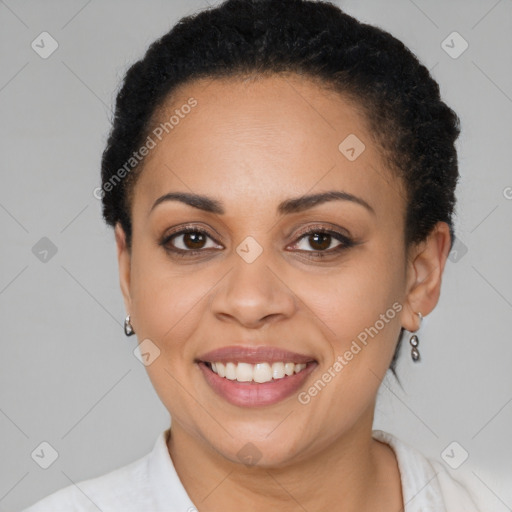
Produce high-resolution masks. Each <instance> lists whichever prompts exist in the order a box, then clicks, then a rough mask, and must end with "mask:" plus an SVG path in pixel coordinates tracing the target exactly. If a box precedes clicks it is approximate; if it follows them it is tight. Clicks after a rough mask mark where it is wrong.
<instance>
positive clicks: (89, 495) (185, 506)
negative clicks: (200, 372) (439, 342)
mask: <svg viewBox="0 0 512 512" xmlns="http://www.w3.org/2000/svg"><path fill="white" fill-rule="evenodd" d="M168 432H169V429H167V430H164V431H163V432H162V433H160V434H159V436H158V438H157V440H156V442H155V445H154V447H153V450H152V451H151V452H150V453H148V454H146V455H145V456H143V457H141V458H140V459H137V460H136V461H134V462H132V463H131V464H128V465H126V466H123V467H121V468H118V469H115V470H113V471H111V472H109V473H106V474H104V475H101V476H98V477H95V478H90V479H88V480H82V481H81V482H78V483H77V484H76V486H75V485H69V486H68V487H64V488H63V489H60V490H58V491H56V492H54V493H53V494H50V495H49V496H47V497H45V498H43V499H41V500H40V501H38V502H37V503H35V504H33V505H32V506H30V507H28V508H26V509H25V510H23V511H22V512H98V511H99V510H100V511H101V512H196V511H197V509H196V508H195V507H194V504H193V503H192V501H191V500H190V498H189V496H188V495H187V492H186V491H185V488H184V487H183V485H182V484H181V481H180V479H179V478H178V475H177V473H176V470H175V468H174V465H173V462H172V459H171V457H170V456H169V452H168V450H167V444H166V439H167V434H168ZM373 438H374V439H377V440H378V441H382V442H384V443H386V444H388V445H389V446H390V447H391V448H392V449H393V451H394V452H395V455H396V458H397V461H398V468H399V470H400V475H401V482H402V495H403V497H404V505H405V507H404V512H478V510H477V508H476V505H475V503H474V501H473V500H472V498H471V497H470V494H469V493H468V491H467V490H466V489H465V488H464V487H463V486H462V485H461V484H460V483H459V482H457V481H456V480H455V479H453V478H452V477H451V476H450V474H449V473H448V471H447V470H446V469H445V467H444V466H443V465H442V464H441V463H439V462H436V461H432V460H429V459H426V458H425V457H424V456H423V455H422V454H421V453H420V452H418V451H417V450H416V449H414V448H412V447H411V446H409V445H407V444H405V443H404V442H402V441H400V440H399V439H398V438H396V437H395V436H393V435H392V434H389V433H386V432H383V431H381V430H374V431H373Z"/></svg>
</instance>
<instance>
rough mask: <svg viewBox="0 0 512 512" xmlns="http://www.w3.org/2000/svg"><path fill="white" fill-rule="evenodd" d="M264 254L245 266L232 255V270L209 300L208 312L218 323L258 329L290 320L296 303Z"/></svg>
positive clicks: (283, 280) (283, 278) (245, 262)
mask: <svg viewBox="0 0 512 512" xmlns="http://www.w3.org/2000/svg"><path fill="white" fill-rule="evenodd" d="M269 260H270V258H267V257H266V256H265V251H264V252H263V254H261V255H260V256H259V257H258V258H257V259H256V260H255V261H253V262H251V263H248V262H247V261H245V260H244V259H243V258H241V257H239V256H238V255H237V254H233V262H234V266H233V268H232V269H231V271H230V272H228V274H227V275H226V277H225V278H224V279H223V280H221V282H220V283H219V286H218V287H217V289H216V291H215V293H214V295H213V296H212V297H211V299H210V309H211V312H212V313H213V314H214V315H215V316H216V317H217V318H218V319H219V320H221V321H224V322H236V323H238V324H240V325H243V326H244V327H247V328H258V327H261V326H263V325H264V324H265V323H268V322H275V321H279V320H280V319H281V320H284V319H287V318H290V317H291V316H292V315H293V314H294V312H295V311H296V307H297V301H296V297H295V296H294V293H293V291H292V290H291V289H290V288H289V286H288V283H286V276H284V275H279V272H278V271H277V270H275V269H273V268H272V266H273V265H271V264H270V263H271V262H270V261H269Z"/></svg>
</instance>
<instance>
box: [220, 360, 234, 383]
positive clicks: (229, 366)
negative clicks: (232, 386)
mask: <svg viewBox="0 0 512 512" xmlns="http://www.w3.org/2000/svg"><path fill="white" fill-rule="evenodd" d="M219 364H222V363H217V365H219ZM226 379H229V380H236V365H235V363H226Z"/></svg>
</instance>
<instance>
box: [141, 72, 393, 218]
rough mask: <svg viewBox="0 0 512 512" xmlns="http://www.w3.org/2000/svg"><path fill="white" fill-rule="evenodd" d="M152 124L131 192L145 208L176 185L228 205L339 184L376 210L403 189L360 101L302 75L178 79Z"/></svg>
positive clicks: (280, 197)
mask: <svg viewBox="0 0 512 512" xmlns="http://www.w3.org/2000/svg"><path fill="white" fill-rule="evenodd" d="M153 126H154V128H153V129H152V132H150V137H151V138H152V139H153V142H154V143H155V146H154V148H153V149H151V150H150V152H149V154H148V156H147V157H146V160H145V164H144V170H143V172H142V175H141V176H140V179H139V180H138V184H137V186H136V189H137V190H136V191H135V199H136V200H137V197H138V198H139V202H141V203H143V204H144V209H145V210H148V209H149V208H150V207H151V204H152V202H153V201H154V200H156V199H157V198H158V197H159V196H160V195H161V194H163V193H166V192H169V191H174V190H179V191H189V192H190V191H193V192H195V193H199V194H206V195H211V196H214V197H218V198H222V200H223V202H224V203H225V204H226V205H228V206H227V207H228V208H229V204H230V203H233V204H235V203H240V199H241V198H245V199H247V200H250V199H254V200H261V201H264V200H269V201H270V200H271V199H272V200H274V199H275V200H276V201H278V202H279V201H280V200H282V199H283V198H285V197H290V196H298V195H301V194H306V193H307V192H317V191H322V190H327V189H333V188H338V189H343V190H346V191H348V192H350V193H353V194H355V195H359V196H361V197H363V198H364V199H366V200H367V201H368V202H371V203H373V206H374V207H375V209H376V210H378V209H379V208H388V207H389V206H390V205H393V204H395V205H396V203H397V195H398V196H400V195H401V194H400V190H399V187H400V183H399V182H398V179H397V178H396V177H395V175H394V173H392V172H390V171H389V169H386V168H385V167H384V164H383V159H382V158H381V154H380V152H379V148H378V146H377V145H376V143H375V141H374V138H373V134H372V133H371V131H370V130H369V128H368V127H367V120H366V118H365V117H364V116H363V115H362V113H361V112H360V111H359V109H358V107H357V104H354V103H351V102H350V101H349V100H348V98H345V97H344V96H342V95H340V94H339V93H337V92H334V91H331V90H328V89H327V88H323V87H321V86H320V85H319V83H317V82H315V81H312V80H309V79H305V78H303V77H300V76H298V75H281V76H278V75H274V76H268V77H257V78H255V79H241V78H226V79H209V80H196V81H193V82H190V83H188V84H184V85H183V86H181V87H180V88H178V89H177V90H176V91H175V92H174V93H173V95H172V98H171V99H170V100H169V101H167V103H166V104H165V106H164V109H162V110H161V111H160V112H159V113H158V118H156V122H155V123H154V125H153ZM388 203H389V204H388Z"/></svg>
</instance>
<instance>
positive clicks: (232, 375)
mask: <svg viewBox="0 0 512 512" xmlns="http://www.w3.org/2000/svg"><path fill="white" fill-rule="evenodd" d="M313 363H314V361H310V362H308V363H292V362H284V361H275V362H261V363H256V364H250V363H244V362H220V361H217V362H209V361H204V364H205V365H206V366H207V367H208V368H209V369H210V370H211V371H212V372H214V373H216V374H217V375H218V376H219V377H222V378H224V379H227V380H233V381H237V382H255V383H259V384H264V383H266V382H272V381H277V380H281V379H285V378H286V377H290V376H292V375H295V374H297V373H300V372H302V371H304V370H305V369H306V367H307V366H308V365H310V364H313Z"/></svg>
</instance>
